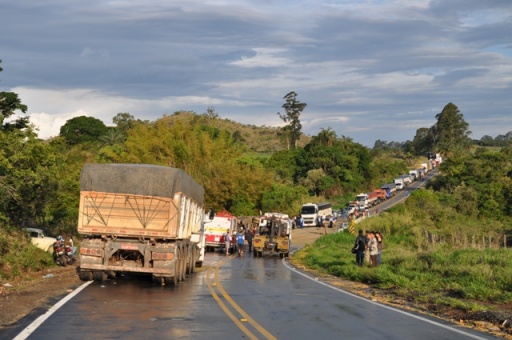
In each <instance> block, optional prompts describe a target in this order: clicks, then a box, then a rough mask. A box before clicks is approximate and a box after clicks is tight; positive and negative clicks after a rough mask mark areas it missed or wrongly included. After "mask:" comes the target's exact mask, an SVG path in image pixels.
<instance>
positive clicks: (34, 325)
mask: <svg viewBox="0 0 512 340" xmlns="http://www.w3.org/2000/svg"><path fill="white" fill-rule="evenodd" d="M93 282H94V281H87V282H86V283H84V284H83V285H81V286H80V287H78V288H77V289H75V290H74V291H73V292H71V293H69V294H68V295H66V296H65V297H63V298H62V299H61V300H60V301H59V302H57V303H56V304H55V305H53V306H52V307H51V308H50V309H48V311H46V313H44V314H43V315H41V316H39V317H38V318H37V319H35V320H34V321H33V322H32V323H31V324H30V325H28V326H27V327H26V328H25V329H24V330H23V331H21V332H20V334H18V335H17V336H16V337H15V338H14V339H13V340H24V339H26V338H28V337H29V335H30V334H32V332H34V331H35V330H36V329H37V327H39V326H40V325H41V324H42V323H43V322H44V321H45V320H46V319H48V318H49V317H50V316H51V315H52V314H53V313H55V312H56V311H57V310H58V309H59V308H60V307H62V306H64V304H65V303H66V302H68V301H69V300H71V299H72V298H73V297H74V296H75V295H77V294H78V293H80V291H82V290H83V289H84V288H85V287H87V286H88V285H90V284H91V283H93Z"/></svg>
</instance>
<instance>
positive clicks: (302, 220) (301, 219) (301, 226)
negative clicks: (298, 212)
mask: <svg viewBox="0 0 512 340" xmlns="http://www.w3.org/2000/svg"><path fill="white" fill-rule="evenodd" d="M299 225H300V229H302V228H304V219H303V218H302V216H300V218H299Z"/></svg>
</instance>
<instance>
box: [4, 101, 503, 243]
mask: <svg viewBox="0 0 512 340" xmlns="http://www.w3.org/2000/svg"><path fill="white" fill-rule="evenodd" d="M284 99H285V103H284V104H283V106H282V108H283V109H284V110H285V111H284V112H283V113H282V114H281V113H280V114H279V115H280V117H281V118H282V119H283V121H284V122H285V126H284V127H283V128H268V127H256V126H251V125H243V124H238V123H236V122H232V121H230V120H226V119H222V118H220V117H219V115H218V114H217V113H216V112H215V109H214V108H212V107H209V108H208V109H207V110H206V112H205V113H203V114H197V113H194V112H187V111H180V112H175V113H174V114H172V115H164V116H163V117H161V118H159V119H157V120H156V121H142V120H139V119H136V118H135V117H133V116H132V115H131V114H129V113H119V114H117V115H116V116H114V117H113V118H112V122H113V126H106V125H105V124H104V123H103V122H102V121H101V120H98V119H96V118H92V117H85V116H81V117H75V118H72V119H70V120H68V121H67V122H66V123H65V124H64V125H63V126H62V127H61V130H60V134H59V135H58V136H57V137H54V138H51V139H49V140H42V139H40V138H38V136H37V130H36V128H35V127H34V126H33V125H31V123H30V119H29V117H23V118H19V119H18V120H16V121H10V122H8V121H7V118H9V117H11V116H13V115H14V113H15V112H16V111H18V112H19V111H21V112H26V110H27V108H26V106H25V105H23V104H22V102H21V99H20V98H18V96H17V94H15V93H11V92H1V93H0V117H1V118H2V120H1V124H2V125H1V126H0V147H1V150H2V152H1V153H0V224H2V225H3V226H4V227H12V228H15V229H21V228H24V227H38V228H42V229H44V230H45V231H47V233H49V234H53V235H55V234H57V233H62V232H71V233H73V232H75V230H76V221H77V219H78V200H79V176H80V170H81V168H82V166H83V165H84V163H87V162H96V163H146V164H155V165H164V166H172V167H177V168H181V169H183V170H185V171H186V172H187V173H188V174H190V175H191V176H192V177H193V178H194V179H196V180H197V181H198V182H199V183H200V184H201V185H202V186H203V187H204V188H205V202H206V204H205V205H206V208H207V209H209V208H214V209H215V210H217V211H218V210H221V209H227V210H228V211H230V212H232V213H234V214H236V215H254V214H258V213H259V211H282V212H285V213H288V214H290V215H295V214H296V213H297V212H298V211H299V208H300V206H301V205H302V204H303V203H305V202H306V201H311V200H316V201H318V200H324V199H328V200H330V201H332V202H334V203H335V205H337V206H339V207H341V206H343V205H345V204H346V203H348V201H350V200H352V199H353V197H354V195H355V194H356V193H358V192H360V191H365V190H371V189H373V188H375V187H380V186H381V185H382V184H384V183H389V182H391V181H392V179H393V178H394V177H395V176H397V175H399V174H401V173H404V172H407V171H408V169H409V168H411V167H414V166H417V165H418V164H419V163H418V162H425V161H426V160H427V158H426V157H425V152H427V151H428V152H440V153H442V154H443V155H444V156H446V157H447V160H446V161H445V162H444V163H443V164H442V166H441V172H442V176H438V179H437V180H436V181H434V182H433V185H431V189H433V190H434V191H435V192H436V193H438V194H439V195H441V196H439V197H440V199H441V200H442V201H443V202H445V203H446V204H449V205H451V206H454V207H455V208H456V209H457V211H460V212H463V213H466V214H470V215H471V216H475V217H477V218H491V219H504V218H510V216H511V215H512V204H511V203H512V183H511V178H512V164H511V159H512V157H511V150H512V148H511V145H510V143H509V144H508V145H506V146H503V147H500V148H493V149H489V148H477V149H476V151H475V150H474V144H473V143H472V141H471V139H469V134H470V132H469V130H468V125H467V123H466V122H465V121H464V119H463V115H462V113H460V112H459V110H458V108H457V107H456V106H455V105H454V104H452V103H449V104H447V105H446V106H445V107H444V109H443V111H442V112H441V113H439V114H438V115H436V124H435V125H434V126H432V127H430V128H422V129H419V130H418V131H417V134H416V136H414V138H413V140H412V141H411V142H405V143H395V144H393V143H387V142H382V141H377V142H376V144H375V147H374V148H372V149H370V148H367V147H365V146H363V145H361V144H359V143H356V142H354V141H353V140H352V139H351V138H349V137H345V136H341V137H339V136H337V135H336V132H335V131H333V130H331V129H330V128H329V127H327V128H325V129H321V131H320V132H319V133H318V134H317V135H315V136H304V135H303V134H302V133H301V130H300V129H301V125H300V113H301V112H302V110H304V109H305V107H306V104H305V103H300V102H299V101H298V99H297V94H296V93H294V92H290V93H289V94H288V95H287V96H285V97H284ZM262 144H264V145H265V148H261V145H262ZM472 146H473V148H472Z"/></svg>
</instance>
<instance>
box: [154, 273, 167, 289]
mask: <svg viewBox="0 0 512 340" xmlns="http://www.w3.org/2000/svg"><path fill="white" fill-rule="evenodd" d="M151 282H153V284H155V285H161V286H164V285H165V280H164V278H163V277H161V276H155V275H151Z"/></svg>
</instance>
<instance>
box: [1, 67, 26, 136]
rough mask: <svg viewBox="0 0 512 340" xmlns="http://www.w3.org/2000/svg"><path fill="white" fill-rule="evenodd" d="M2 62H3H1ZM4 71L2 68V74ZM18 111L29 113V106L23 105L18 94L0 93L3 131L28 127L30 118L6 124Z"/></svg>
mask: <svg viewBox="0 0 512 340" xmlns="http://www.w3.org/2000/svg"><path fill="white" fill-rule="evenodd" d="M1 62H2V60H0V63H1ZM2 71H3V69H2V68H1V67H0V72H2ZM16 110H20V111H21V112H23V113H26V112H27V106H26V105H24V104H22V103H21V100H20V98H19V97H18V94H16V93H14V92H4V91H2V92H0V127H2V129H3V130H12V129H23V128H26V127H27V126H28V124H29V120H28V117H22V118H18V119H17V120H16V121H14V122H11V123H5V119H7V118H9V117H10V116H12V115H14V114H15V112H16Z"/></svg>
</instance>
